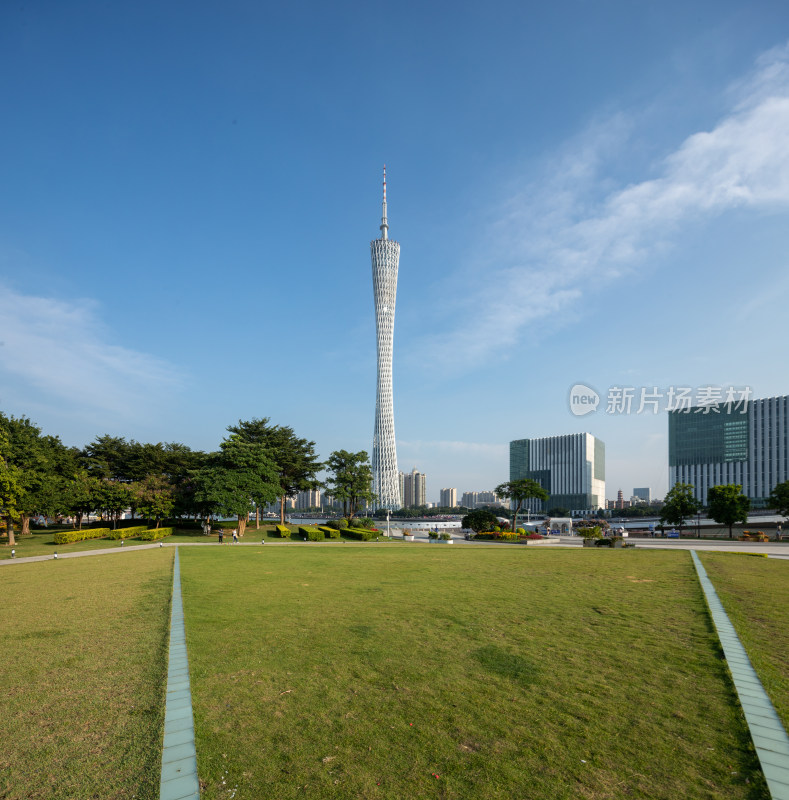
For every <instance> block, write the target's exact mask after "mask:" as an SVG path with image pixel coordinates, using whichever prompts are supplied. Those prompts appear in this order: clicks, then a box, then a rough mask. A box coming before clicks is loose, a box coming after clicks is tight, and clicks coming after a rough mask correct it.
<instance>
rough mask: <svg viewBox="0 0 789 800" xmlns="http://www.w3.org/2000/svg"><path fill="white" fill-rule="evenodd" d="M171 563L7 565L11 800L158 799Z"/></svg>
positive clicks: (156, 556)
mask: <svg viewBox="0 0 789 800" xmlns="http://www.w3.org/2000/svg"><path fill="white" fill-rule="evenodd" d="M172 561H173V550H172V549H162V550H159V549H157V550H151V551H140V552H136V553H123V554H120V553H119V554H118V555H117V556H116V557H110V556H108V557H103V558H80V559H69V560H65V561H64V560H60V561H57V562H55V561H46V562H42V563H33V564H19V565H16V566H13V567H12V566H8V567H3V568H2V571H0V579H1V580H2V585H3V594H4V597H5V611H4V613H3V615H2V618H0V653H2V661H3V682H2V690H1V691H0V730H2V734H3V737H2V738H3V747H2V748H1V749H0V797H2V798H3V799H4V800H22V799H23V798H24V800H37V799H39V798H40V800H61V799H62V800H74V799H75V798H79V800H86V799H87V798H96V800H113V799H114V798H117V799H118V800H131V798H136V799H137V800H142V799H143V798H148V799H149V800H154V799H155V798H158V795H159V773H160V763H161V733H162V728H163V724H164V708H163V703H164V692H165V684H164V682H163V676H164V675H166V665H167V650H166V646H167V637H168V632H169V617H168V614H169V608H170V595H171V587H172Z"/></svg>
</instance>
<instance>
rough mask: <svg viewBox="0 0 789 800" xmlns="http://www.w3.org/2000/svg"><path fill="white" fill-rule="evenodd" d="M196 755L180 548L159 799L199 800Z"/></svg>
mask: <svg viewBox="0 0 789 800" xmlns="http://www.w3.org/2000/svg"><path fill="white" fill-rule="evenodd" d="M199 797H200V784H199V782H198V780H197V753H196V751H195V728H194V719H193V717H192V690H191V688H190V685H189V660H188V658H187V653H186V630H185V628H184V609H183V604H182V602H181V567H180V564H179V562H178V548H177V547H176V548H175V563H174V565H173V605H172V611H171V614H170V662H169V665H168V669H167V705H166V707H165V712H164V743H163V745H162V778H161V783H160V789H159V798H160V800H199Z"/></svg>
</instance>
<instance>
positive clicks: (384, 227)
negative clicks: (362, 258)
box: [381, 164, 389, 239]
mask: <svg viewBox="0 0 789 800" xmlns="http://www.w3.org/2000/svg"><path fill="white" fill-rule="evenodd" d="M381 238H382V239H388V238H389V223H388V222H387V221H386V164H384V201H383V213H382V215H381Z"/></svg>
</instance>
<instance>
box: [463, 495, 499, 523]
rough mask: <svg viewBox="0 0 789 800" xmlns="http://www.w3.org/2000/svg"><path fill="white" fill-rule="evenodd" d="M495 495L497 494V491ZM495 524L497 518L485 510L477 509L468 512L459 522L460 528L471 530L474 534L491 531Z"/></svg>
mask: <svg viewBox="0 0 789 800" xmlns="http://www.w3.org/2000/svg"><path fill="white" fill-rule="evenodd" d="M496 494H498V490H497V491H496ZM497 523H498V518H497V517H496V515H495V514H494V513H493V512H491V511H488V510H487V509H486V508H477V509H475V510H474V511H470V512H469V513H468V514H466V516H465V517H463V519H462V520H461V522H460V524H461V526H462V527H464V528H471V530H472V531H474V532H475V533H481V532H482V531H489V530H492V529H493V527H494V526H495V525H496V524H497Z"/></svg>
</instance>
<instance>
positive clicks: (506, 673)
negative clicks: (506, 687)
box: [471, 644, 538, 686]
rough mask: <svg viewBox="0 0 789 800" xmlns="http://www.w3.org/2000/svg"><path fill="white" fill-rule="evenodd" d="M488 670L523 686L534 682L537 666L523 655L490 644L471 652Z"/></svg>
mask: <svg viewBox="0 0 789 800" xmlns="http://www.w3.org/2000/svg"><path fill="white" fill-rule="evenodd" d="M471 655H472V656H473V658H475V659H476V660H477V661H478V662H479V663H480V664H481V665H482V666H483V667H484V668H485V669H486V670H488V672H492V673H493V674H494V675H499V676H500V677H502V678H509V679H510V680H513V681H515V682H516V683H519V684H521V685H522V686H528V685H529V684H531V683H532V682H533V679H534V676H535V675H536V674H537V672H538V669H537V667H536V666H535V665H534V664H532V663H531V662H530V661H527V660H526V659H525V658H523V657H522V656H518V655H515V654H514V653H508V652H507V651H506V650H504V649H502V648H501V647H498V646H497V645H495V644H488V645H485V647H480V648H479V649H477V650H474V651H473V652H472V654H471Z"/></svg>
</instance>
